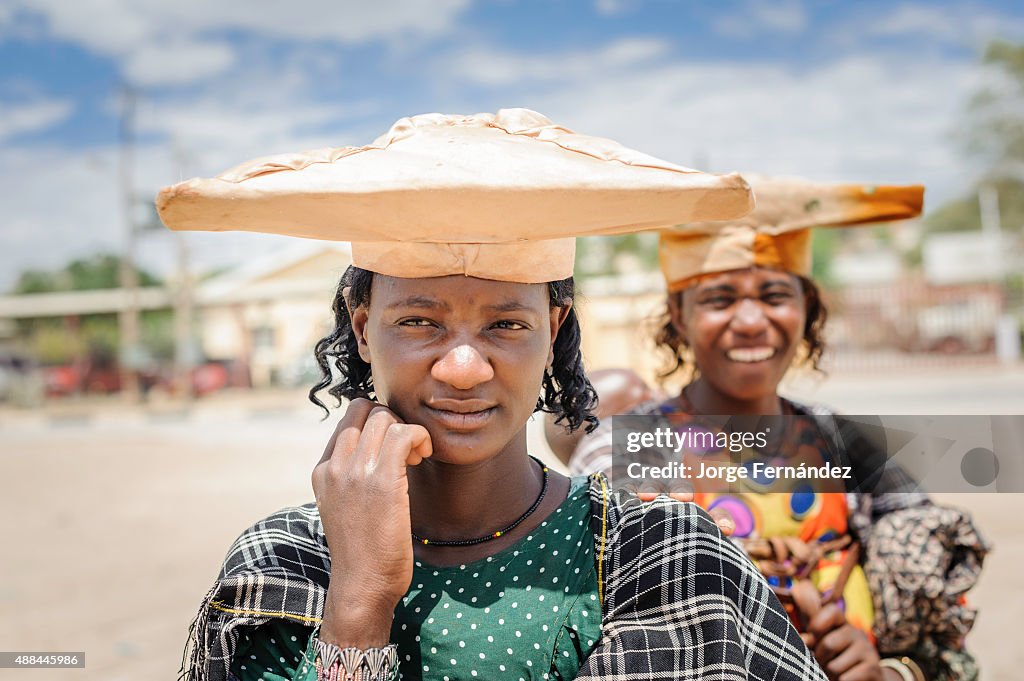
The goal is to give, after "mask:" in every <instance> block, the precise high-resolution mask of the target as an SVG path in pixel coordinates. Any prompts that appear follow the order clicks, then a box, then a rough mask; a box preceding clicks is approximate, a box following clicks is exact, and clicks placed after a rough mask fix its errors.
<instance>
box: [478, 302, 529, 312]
mask: <svg viewBox="0 0 1024 681" xmlns="http://www.w3.org/2000/svg"><path fill="white" fill-rule="evenodd" d="M484 309H485V310H489V311H491V312H532V311H533V307H532V306H530V305H526V304H524V303H522V302H520V301H518V300H506V301H505V302H503V303H498V304H497V305H487V306H485V307H484Z"/></svg>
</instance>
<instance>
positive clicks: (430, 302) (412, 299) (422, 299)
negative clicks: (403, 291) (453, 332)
mask: <svg viewBox="0 0 1024 681" xmlns="http://www.w3.org/2000/svg"><path fill="white" fill-rule="evenodd" d="M406 307H415V308H419V309H422V310H444V311H445V312H451V311H452V306H451V305H449V304H448V303H446V302H444V301H441V300H437V299H436V298H431V297H429V296H418V295H413V296H409V297H408V298H404V299H402V300H399V301H396V302H394V303H391V304H390V305H388V306H387V309H388V310H395V309H399V308H406Z"/></svg>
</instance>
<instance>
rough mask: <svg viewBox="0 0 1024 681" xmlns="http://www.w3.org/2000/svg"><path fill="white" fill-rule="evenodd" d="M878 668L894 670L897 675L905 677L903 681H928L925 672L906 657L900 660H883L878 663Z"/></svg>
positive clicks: (889, 658) (893, 658) (891, 658)
mask: <svg viewBox="0 0 1024 681" xmlns="http://www.w3.org/2000/svg"><path fill="white" fill-rule="evenodd" d="M878 666H879V667H883V668H886V669H892V670H894V671H895V672H896V673H897V674H899V675H900V676H901V677H903V681H926V679H925V678H924V672H923V671H921V668H920V667H919V666H917V663H916V662H914V661H913V660H911V659H910V658H909V657H906V656H903V657H900V658H895V657H885V658H882V659H881V660H879V661H878Z"/></svg>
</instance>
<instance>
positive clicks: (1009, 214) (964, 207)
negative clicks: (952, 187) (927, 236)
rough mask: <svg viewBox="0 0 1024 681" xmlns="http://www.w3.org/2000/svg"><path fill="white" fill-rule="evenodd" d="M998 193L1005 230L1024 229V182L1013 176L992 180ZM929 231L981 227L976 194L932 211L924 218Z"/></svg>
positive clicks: (954, 230) (953, 230)
mask: <svg viewBox="0 0 1024 681" xmlns="http://www.w3.org/2000/svg"><path fill="white" fill-rule="evenodd" d="M991 184H992V185H993V186H994V187H995V189H996V192H997V194H998V196H999V219H1000V223H1001V225H1002V228H1003V229H1004V230H1006V231H1008V232H1012V231H1022V230H1024V182H1022V181H1020V180H1014V179H1003V180H997V181H994V182H992V183H991ZM925 229H926V230H927V231H928V232H929V233H938V232H965V231H971V230H977V229H981V207H980V206H979V205H978V195H977V194H972V195H971V196H968V197H966V198H963V199H955V200H953V201H949V202H948V203H945V204H943V205H942V206H941V207H939V208H938V209H936V210H934V211H932V212H931V213H930V214H929V215H928V218H927V219H926V220H925Z"/></svg>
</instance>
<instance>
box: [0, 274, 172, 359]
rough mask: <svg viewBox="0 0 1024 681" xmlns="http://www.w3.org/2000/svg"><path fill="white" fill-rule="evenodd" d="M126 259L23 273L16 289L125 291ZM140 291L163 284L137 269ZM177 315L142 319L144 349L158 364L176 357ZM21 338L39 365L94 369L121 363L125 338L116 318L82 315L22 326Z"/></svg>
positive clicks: (154, 313)
mask: <svg viewBox="0 0 1024 681" xmlns="http://www.w3.org/2000/svg"><path fill="white" fill-rule="evenodd" d="M120 268H121V258H120V257H119V256H117V255H113V254H98V255H93V256H91V257H88V258H81V259H78V260H74V261H72V262H70V263H68V264H67V265H66V266H65V267H62V268H60V269H58V270H54V271H50V272H46V271H41V270H27V271H25V272H22V274H21V276H20V277H19V278H18V281H17V283H16V284H15V286H14V293H15V294H31V293H55V292H60V291H89V290H96V289H111V288H117V287H118V286H119V285H120V276H121V273H120ZM136 271H137V273H138V280H139V286H158V285H160V283H161V282H160V280H159V279H158V278H157V277H155V276H153V275H152V274H150V273H149V272H146V271H145V270H141V269H136ZM173 318H174V317H173V313H172V312H171V311H170V310H147V311H143V312H142V313H141V314H140V319H139V324H140V333H141V340H142V344H143V346H144V347H145V348H146V350H147V351H148V352H149V353H150V355H152V356H153V357H154V358H155V359H169V358H171V357H173V355H174V329H173ZM17 326H18V329H19V335H21V336H22V337H23V338H25V339H26V342H27V344H28V346H29V347H30V348H31V349H32V352H33V353H34V355H35V356H36V357H37V358H38V359H39V361H40V362H42V363H43V364H47V365H55V364H67V363H69V362H72V361H74V360H75V359H80V358H85V357H89V358H90V359H91V360H92V361H93V363H100V364H109V363H113V362H115V361H116V359H117V357H118V355H119V351H120V332H119V326H118V319H117V315H116V314H94V315H82V316H79V317H73V318H70V319H57V318H52V317H51V318H40V319H23V320H19V321H18V324H17Z"/></svg>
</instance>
